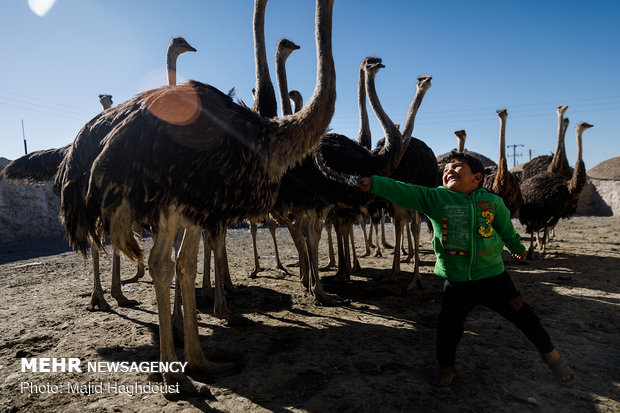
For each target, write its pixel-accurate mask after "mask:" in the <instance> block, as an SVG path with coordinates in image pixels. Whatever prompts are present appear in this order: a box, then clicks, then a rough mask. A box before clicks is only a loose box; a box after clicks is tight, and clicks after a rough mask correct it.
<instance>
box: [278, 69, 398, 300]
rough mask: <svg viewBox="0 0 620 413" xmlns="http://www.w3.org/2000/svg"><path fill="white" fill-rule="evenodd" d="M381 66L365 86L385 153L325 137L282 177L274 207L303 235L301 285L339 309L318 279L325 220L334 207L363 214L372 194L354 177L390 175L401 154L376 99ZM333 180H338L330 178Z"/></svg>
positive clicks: (394, 131) (298, 243)
mask: <svg viewBox="0 0 620 413" xmlns="http://www.w3.org/2000/svg"><path fill="white" fill-rule="evenodd" d="M378 62H380V60H379V59H376V58H369V59H367V63H368V71H369V73H368V78H367V79H366V82H367V85H372V86H371V88H372V90H371V88H369V94H371V95H372V94H373V92H374V97H373V98H372V100H371V103H372V104H373V105H374V106H373V108H376V109H377V116H379V117H380V119H381V123H382V127H383V128H384V130H385V131H386V136H388V139H389V143H390V144H389V145H386V149H385V150H384V151H383V152H382V153H381V154H377V155H373V154H372V153H371V152H370V151H368V150H367V149H365V148H362V147H361V146H359V145H357V143H355V142H354V141H352V140H350V139H348V138H346V137H344V136H342V135H336V134H327V135H325V136H324V137H323V139H322V140H321V143H320V145H319V147H318V148H317V149H316V151H315V152H314V154H313V156H309V157H306V158H305V159H304V160H303V162H302V163H301V164H300V165H298V166H296V167H295V168H293V169H292V170H291V171H289V172H288V173H287V174H286V175H285V176H284V178H283V180H282V187H281V190H280V193H279V194H278V200H277V203H276V207H277V208H279V209H281V210H286V211H290V212H291V213H292V215H293V216H294V227H295V230H296V231H297V232H296V233H297V234H298V235H299V238H298V239H297V241H296V246H297V247H298V250H299V259H300V278H301V281H302V283H303V284H304V286H306V287H308V288H309V290H310V292H311V293H312V294H313V296H314V297H315V298H316V299H317V300H319V301H321V302H322V303H324V304H329V305H337V304H340V303H341V302H342V300H341V299H340V298H339V297H337V296H332V295H330V294H327V293H325V291H324V290H323V289H322V286H321V283H320V281H319V279H318V243H319V240H320V236H321V231H322V226H323V224H322V221H323V220H324V219H325V218H326V216H327V214H328V212H329V211H330V210H331V209H332V208H333V207H334V206H335V205H336V204H338V206H339V207H349V208H357V209H359V208H360V206H361V205H364V204H365V203H367V202H368V200H369V199H370V198H369V195H368V194H366V193H364V192H361V191H359V190H357V188H355V187H354V186H352V185H351V181H350V178H351V177H350V174H351V172H354V173H360V172H361V173H374V172H386V173H387V172H389V171H390V170H391V169H392V168H394V167H395V165H396V163H397V162H398V160H399V159H400V155H401V152H402V150H401V149H402V144H403V143H402V137H401V136H400V133H398V130H397V129H396V128H395V127H394V125H393V124H391V121H390V122H389V123H388V121H389V118H387V115H385V113H384V112H382V109H381V107H380V104H378V100H377V99H375V98H376V91H375V89H374V75H375V74H376V71H377V70H378V69H379V67H380V66H381V67H382V65H380V63H378ZM390 124H391V126H390ZM333 158H335V159H336V161H334V160H333ZM343 159H344V160H345V161H346V165H345V164H343ZM334 177H335V178H336V179H332V178H334ZM336 228H337V229H338V225H337V226H336Z"/></svg>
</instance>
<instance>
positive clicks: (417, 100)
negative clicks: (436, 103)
mask: <svg viewBox="0 0 620 413" xmlns="http://www.w3.org/2000/svg"><path fill="white" fill-rule="evenodd" d="M430 81H431V78H430V76H420V77H418V83H417V84H416V90H415V95H414V96H413V100H412V101H411V104H410V105H409V110H408V111H407V119H406V120H405V127H404V129H403V136H404V137H405V139H406V138H408V137H410V136H411V133H412V132H413V124H414V123H415V117H416V114H417V113H418V109H419V108H420V105H421V104H422V99H423V98H424V94H425V93H426V91H427V90H428V88H429V87H430Z"/></svg>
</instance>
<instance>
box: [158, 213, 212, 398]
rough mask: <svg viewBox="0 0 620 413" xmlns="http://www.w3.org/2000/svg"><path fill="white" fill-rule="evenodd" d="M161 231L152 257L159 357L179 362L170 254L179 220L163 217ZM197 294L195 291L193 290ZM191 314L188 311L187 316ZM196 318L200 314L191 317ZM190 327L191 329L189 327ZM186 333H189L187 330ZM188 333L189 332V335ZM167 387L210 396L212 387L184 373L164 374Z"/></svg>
mask: <svg viewBox="0 0 620 413" xmlns="http://www.w3.org/2000/svg"><path fill="white" fill-rule="evenodd" d="M159 224H160V225H159V229H160V232H159V233H157V234H153V248H152V249H151V253H150V255H149V269H150V274H151V277H152V279H153V286H154V288H155V296H156V298H157V314H158V316H159V358H160V361H162V362H173V361H178V358H177V355H176V353H175V351H174V340H173V336H172V322H171V318H170V310H171V308H170V283H171V282H172V279H173V278H174V267H175V266H174V262H173V261H172V259H171V258H170V251H172V248H173V246H174V238H175V235H176V232H177V229H178V228H179V219H178V216H176V214H174V213H171V214H169V215H168V217H167V218H165V217H164V214H161V216H160V219H159ZM191 291H192V293H193V291H194V290H193V289H192V290H191ZM187 313H188V312H187V311H186V314H187ZM188 315H193V316H194V317H196V313H195V312H194V313H193V314H188ZM186 327H187V326H186ZM185 330H189V328H186V329H185ZM186 334H187V332H186ZM162 376H163V378H164V382H165V383H166V385H175V384H177V383H178V384H179V385H180V387H181V388H182V389H183V391H184V392H187V393H199V394H209V388H208V387H207V386H206V385H205V384H203V383H200V382H197V381H194V380H192V379H191V378H189V377H188V376H186V375H185V374H184V373H181V372H166V373H162Z"/></svg>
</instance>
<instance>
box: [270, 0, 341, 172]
mask: <svg viewBox="0 0 620 413" xmlns="http://www.w3.org/2000/svg"><path fill="white" fill-rule="evenodd" d="M333 5H334V0H317V1H316V15H315V38H316V50H317V82H316V86H315V89H314V93H313V94H312V97H311V98H310V101H309V102H308V104H306V106H304V107H303V108H302V109H301V110H300V111H299V112H297V113H295V114H293V115H291V116H287V117H285V118H282V119H279V120H278V123H279V125H280V126H279V128H278V131H277V133H275V134H274V136H272V139H271V140H270V142H269V153H270V155H271V158H272V161H273V162H274V163H275V162H277V163H278V164H277V165H274V166H273V167H274V168H277V170H278V172H281V173H284V172H285V171H286V170H287V169H289V168H290V167H292V166H294V165H295V164H296V163H298V162H300V161H301V160H302V159H303V157H304V156H305V155H307V154H309V153H310V152H311V151H312V150H314V148H315V147H316V145H317V144H318V143H319V141H320V140H321V137H322V136H323V134H324V133H325V131H326V130H327V127H328V126H329V122H330V121H331V119H332V116H333V114H334V107H335V103H336V71H335V68H334V59H333V56H332V9H333Z"/></svg>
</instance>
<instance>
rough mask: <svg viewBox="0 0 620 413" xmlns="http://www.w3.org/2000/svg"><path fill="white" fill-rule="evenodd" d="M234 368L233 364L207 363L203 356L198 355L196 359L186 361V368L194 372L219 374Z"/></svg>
mask: <svg viewBox="0 0 620 413" xmlns="http://www.w3.org/2000/svg"><path fill="white" fill-rule="evenodd" d="M234 367H235V364H234V363H215V362H213V361H209V360H207V359H206V358H205V356H204V355H202V354H200V355H199V356H198V357H196V359H195V360H194V358H192V360H189V359H188V360H187V368H188V369H190V370H194V371H200V372H206V373H210V374H220V373H226V372H228V371H231V370H232V369H233V368H234Z"/></svg>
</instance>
